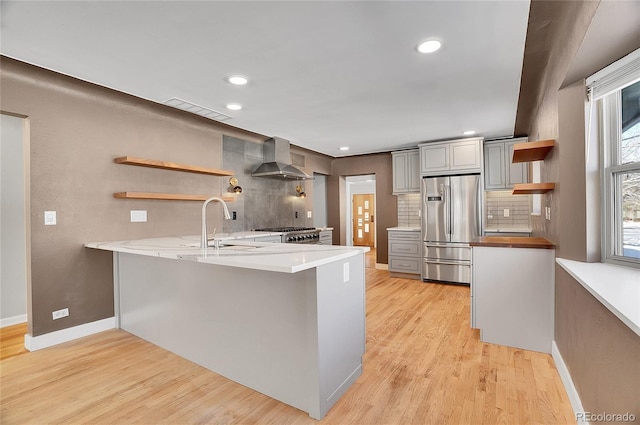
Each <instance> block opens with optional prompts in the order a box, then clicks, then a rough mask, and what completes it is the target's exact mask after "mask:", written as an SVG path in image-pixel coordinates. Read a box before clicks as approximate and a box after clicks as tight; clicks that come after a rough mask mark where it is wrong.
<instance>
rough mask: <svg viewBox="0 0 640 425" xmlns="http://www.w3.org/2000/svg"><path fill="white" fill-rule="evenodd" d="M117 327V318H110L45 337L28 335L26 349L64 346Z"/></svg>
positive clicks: (25, 343) (33, 349) (45, 335)
mask: <svg viewBox="0 0 640 425" xmlns="http://www.w3.org/2000/svg"><path fill="white" fill-rule="evenodd" d="M115 327H116V319H115V317H109V318H106V319H102V320H97V321H95V322H91V323H85V324H83V325H78V326H74V327H72V328H67V329H62V330H59V331H55V332H50V333H48V334H44V335H38V336H31V335H29V334H26V335H25V336H24V347H25V348H26V349H27V350H29V351H36V350H41V349H43V348H47V347H51V346H53V345H58V344H62V343H63V342H69V341H73V340H74V339H78V338H82V337H85V336H89V335H93V334H96V333H98V332H102V331H106V330H109V329H115Z"/></svg>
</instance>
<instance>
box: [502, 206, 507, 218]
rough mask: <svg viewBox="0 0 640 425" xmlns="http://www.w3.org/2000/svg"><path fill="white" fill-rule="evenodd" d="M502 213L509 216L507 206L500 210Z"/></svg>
mask: <svg viewBox="0 0 640 425" xmlns="http://www.w3.org/2000/svg"><path fill="white" fill-rule="evenodd" d="M502 213H503V214H504V216H505V217H509V208H505V209H504V210H502Z"/></svg>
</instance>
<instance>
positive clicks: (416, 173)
mask: <svg viewBox="0 0 640 425" xmlns="http://www.w3.org/2000/svg"><path fill="white" fill-rule="evenodd" d="M407 165H408V166H409V167H408V168H407V170H408V174H407V181H408V182H409V190H408V191H409V192H414V193H420V180H422V179H421V178H420V151H418V150H417V149H416V150H414V151H410V152H408V158H407Z"/></svg>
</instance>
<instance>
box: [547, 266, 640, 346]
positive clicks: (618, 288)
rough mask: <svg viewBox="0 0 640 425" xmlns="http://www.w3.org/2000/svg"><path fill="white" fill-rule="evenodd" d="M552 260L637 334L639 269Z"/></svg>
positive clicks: (639, 314)
mask: <svg viewBox="0 0 640 425" xmlns="http://www.w3.org/2000/svg"><path fill="white" fill-rule="evenodd" d="M556 263H558V264H560V266H561V267H562V268H563V269H565V270H566V271H567V272H568V273H569V274H570V275H571V276H573V278H574V279H576V280H577V281H578V282H580V284H581V285H582V286H584V288H585V289H586V290H587V291H589V292H590V293H591V295H593V296H594V297H595V298H596V299H597V300H598V301H600V302H601V303H602V304H603V305H604V306H605V307H607V308H608V309H609V311H611V312H612V313H613V314H615V315H616V316H617V317H618V318H619V319H620V320H622V321H623V322H624V323H625V324H626V325H627V326H628V327H629V328H631V330H633V331H634V332H635V333H636V334H638V335H640V271H639V270H638V269H632V268H630V267H622V266H616V265H612V264H606V263H583V262H580V261H573V260H566V259H564V258H556Z"/></svg>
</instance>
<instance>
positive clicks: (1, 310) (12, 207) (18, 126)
mask: <svg viewBox="0 0 640 425" xmlns="http://www.w3.org/2000/svg"><path fill="white" fill-rule="evenodd" d="M0 119H1V121H0V130H1V134H0V141H1V142H2V145H1V148H0V197H1V198H2V199H1V201H0V223H1V224H0V235H1V236H0V323H2V322H5V323H9V324H13V323H19V322H23V321H25V320H20V316H24V318H25V319H26V314H27V258H26V252H27V246H26V238H27V233H26V231H27V230H26V222H25V178H24V172H25V164H24V153H23V151H24V148H23V128H22V126H23V124H24V119H22V118H17V117H12V116H8V115H1V116H0ZM7 319H12V320H7Z"/></svg>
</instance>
